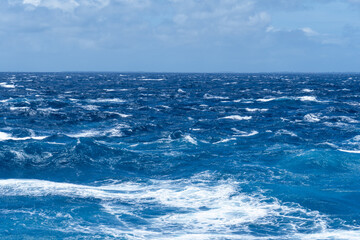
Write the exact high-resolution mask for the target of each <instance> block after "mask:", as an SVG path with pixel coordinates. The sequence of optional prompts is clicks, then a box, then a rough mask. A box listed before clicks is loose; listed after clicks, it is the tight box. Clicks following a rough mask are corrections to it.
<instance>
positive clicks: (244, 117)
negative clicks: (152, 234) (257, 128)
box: [220, 115, 252, 121]
mask: <svg viewBox="0 0 360 240" xmlns="http://www.w3.org/2000/svg"><path fill="white" fill-rule="evenodd" d="M220 119H230V120H238V121H241V120H250V119H252V117H251V116H239V115H231V116H226V117H222V118H220Z"/></svg>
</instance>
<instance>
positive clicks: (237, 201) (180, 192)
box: [0, 172, 329, 239]
mask: <svg viewBox="0 0 360 240" xmlns="http://www.w3.org/2000/svg"><path fill="white" fill-rule="evenodd" d="M240 185H241V183H239V182H236V181H233V180H221V181H215V182H214V175H212V174H209V173H206V172H205V173H201V174H198V175H195V176H193V177H192V178H190V179H179V180H149V181H148V182H145V183H144V182H142V183H140V182H117V181H113V182H110V183H107V184H102V185H99V186H89V185H80V184H72V183H61V182H52V181H44V180H35V179H6V180H0V195H1V196H3V197H4V196H5V197H18V196H21V197H45V196H46V197H49V196H61V197H67V198H72V199H74V198H77V199H89V200H91V201H94V199H95V200H96V201H94V202H97V203H98V204H99V205H100V206H101V208H102V211H103V212H104V213H107V214H110V215H112V216H115V217H116V221H118V222H119V223H122V224H123V226H127V227H126V228H124V227H121V228H115V227H113V226H111V225H106V224H102V225H101V226H99V227H96V226H92V227H91V228H90V227H88V226H86V224H85V223H84V222H76V223H72V224H70V225H67V226H64V227H63V229H62V230H63V231H70V232H71V231H73V232H84V233H88V234H95V233H96V234H99V233H102V234H104V235H107V236H111V237H119V238H121V237H125V238H127V239H129V238H130V239H131V238H137V239H169V238H171V239H176V238H178V239H189V238H190V237H192V238H196V239H224V238H226V239H239V238H241V239H246V238H251V239H253V238H255V239H258V238H256V237H254V236H253V235H252V232H251V230H249V227H252V228H253V227H256V226H257V227H263V226H268V227H270V226H272V225H273V224H277V222H279V221H281V222H282V226H281V227H280V229H279V232H281V234H280V236H279V237H266V238H265V237H264V238H265V239H272V238H273V239H284V238H291V237H295V236H307V235H303V234H299V232H302V231H305V230H306V231H307V232H309V231H310V232H312V233H314V234H321V233H324V232H326V231H329V229H328V228H327V221H328V219H327V217H326V216H325V215H321V214H320V213H319V212H316V211H311V210H307V209H305V208H303V207H301V206H299V205H297V204H292V203H284V202H281V201H279V200H278V199H276V198H269V197H265V196H263V195H262V194H260V193H253V194H251V193H245V192H242V191H241V188H240ZM98 200H100V201H98ZM140 206H141V208H139V207H140ZM151 206H162V208H167V209H177V211H170V212H162V213H156V214H155V215H151V212H149V211H148V210H147V209H149V210H150V209H151ZM142 211H145V212H147V215H149V214H150V216H151V217H150V218H149V217H147V218H146V222H144V223H141V222H142V221H143V220H145V219H144V218H143V217H142ZM63 214H66V212H65V213H63ZM124 216H132V219H139V221H140V220H142V221H140V222H139V224H126V223H127V222H126V221H127V220H126V218H125V217H124ZM129 234H130V235H129Z"/></svg>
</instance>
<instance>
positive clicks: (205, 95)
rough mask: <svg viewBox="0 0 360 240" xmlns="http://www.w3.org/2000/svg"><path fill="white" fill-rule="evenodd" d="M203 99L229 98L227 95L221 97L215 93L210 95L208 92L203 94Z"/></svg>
mask: <svg viewBox="0 0 360 240" xmlns="http://www.w3.org/2000/svg"><path fill="white" fill-rule="evenodd" d="M204 99H221V100H226V99H229V98H228V97H223V96H215V95H211V94H208V93H205V94H204Z"/></svg>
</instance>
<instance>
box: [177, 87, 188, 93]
mask: <svg viewBox="0 0 360 240" xmlns="http://www.w3.org/2000/svg"><path fill="white" fill-rule="evenodd" d="M177 92H178V93H186V92H185V91H184V90H182V89H181V88H179V89H178V90H177Z"/></svg>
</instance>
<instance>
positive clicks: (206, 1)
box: [0, 0, 360, 72]
mask: <svg viewBox="0 0 360 240" xmlns="http://www.w3.org/2000/svg"><path fill="white" fill-rule="evenodd" d="M0 71H3V72H4V71H36V72H37V71H40V72H44V71H45V72H46V71H118V72H126V71H146V72H148V71H149V72H284V71H285V72H360V0H0Z"/></svg>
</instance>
